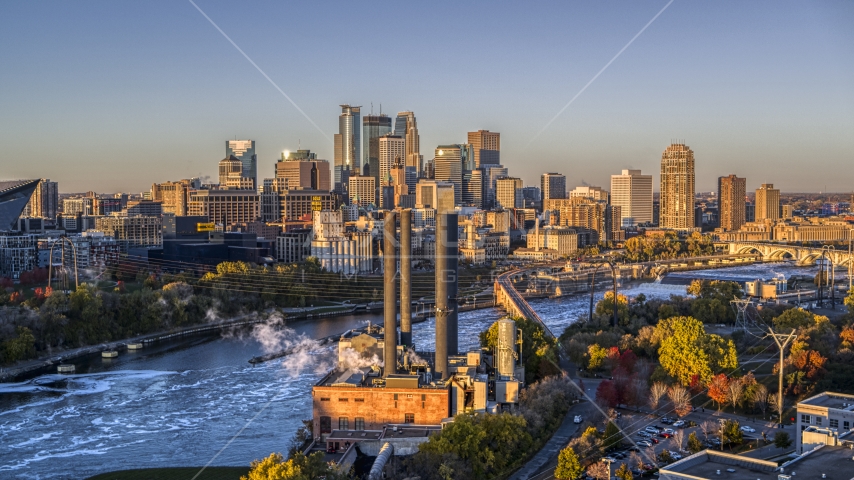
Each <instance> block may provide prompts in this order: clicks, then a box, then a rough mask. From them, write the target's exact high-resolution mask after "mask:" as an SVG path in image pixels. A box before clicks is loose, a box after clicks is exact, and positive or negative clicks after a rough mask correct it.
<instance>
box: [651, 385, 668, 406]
mask: <svg viewBox="0 0 854 480" xmlns="http://www.w3.org/2000/svg"><path fill="white" fill-rule="evenodd" d="M666 394H667V384H665V383H664V382H655V383H653V384H652V386H651V387H650V388H649V406H650V407H651V408H652V409H653V410H657V409H658V403H659V402H660V401H661V398H662V397H663V396H664V395H666Z"/></svg>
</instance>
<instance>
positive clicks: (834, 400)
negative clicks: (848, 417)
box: [798, 392, 854, 412]
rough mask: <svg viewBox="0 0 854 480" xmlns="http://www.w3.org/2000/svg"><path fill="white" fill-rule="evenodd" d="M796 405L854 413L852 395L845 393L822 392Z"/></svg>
mask: <svg viewBox="0 0 854 480" xmlns="http://www.w3.org/2000/svg"><path fill="white" fill-rule="evenodd" d="M798 405H813V406H816V407H824V408H832V409H835V410H848V411H849V412H850V411H854V395H848V394H846V393H832V392H824V393H819V394H818V395H815V396H812V397H810V398H807V399H806V400H801V401H800V402H798Z"/></svg>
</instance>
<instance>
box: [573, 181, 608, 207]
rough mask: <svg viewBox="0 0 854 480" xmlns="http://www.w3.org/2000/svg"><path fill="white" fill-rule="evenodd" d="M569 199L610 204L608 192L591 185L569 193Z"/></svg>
mask: <svg viewBox="0 0 854 480" xmlns="http://www.w3.org/2000/svg"><path fill="white" fill-rule="evenodd" d="M569 198H583V199H586V200H593V201H595V202H605V203H608V202H609V200H610V198H609V195H608V190H603V189H602V187H593V186H590V185H582V186H580V187H575V188H574V189H572V191H571V192H569Z"/></svg>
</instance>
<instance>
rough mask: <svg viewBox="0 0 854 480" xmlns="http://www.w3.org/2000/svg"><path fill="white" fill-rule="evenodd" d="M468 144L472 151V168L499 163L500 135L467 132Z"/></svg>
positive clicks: (487, 131)
mask: <svg viewBox="0 0 854 480" xmlns="http://www.w3.org/2000/svg"><path fill="white" fill-rule="evenodd" d="M468 143H469V144H470V145H471V146H472V149H473V150H474V168H480V166H481V165H498V164H500V163H501V158H500V151H501V134H500V133H498V132H490V131H489V130H478V131H476V132H469V134H468Z"/></svg>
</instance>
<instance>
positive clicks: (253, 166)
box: [225, 140, 258, 185]
mask: <svg viewBox="0 0 854 480" xmlns="http://www.w3.org/2000/svg"><path fill="white" fill-rule="evenodd" d="M232 156H233V157H235V158H237V159H238V160H240V164H241V168H242V170H243V171H242V172H241V176H242V177H246V178H251V179H252V181H253V182H254V184H255V185H258V155H256V154H255V140H226V141H225V158H229V157H232Z"/></svg>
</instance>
